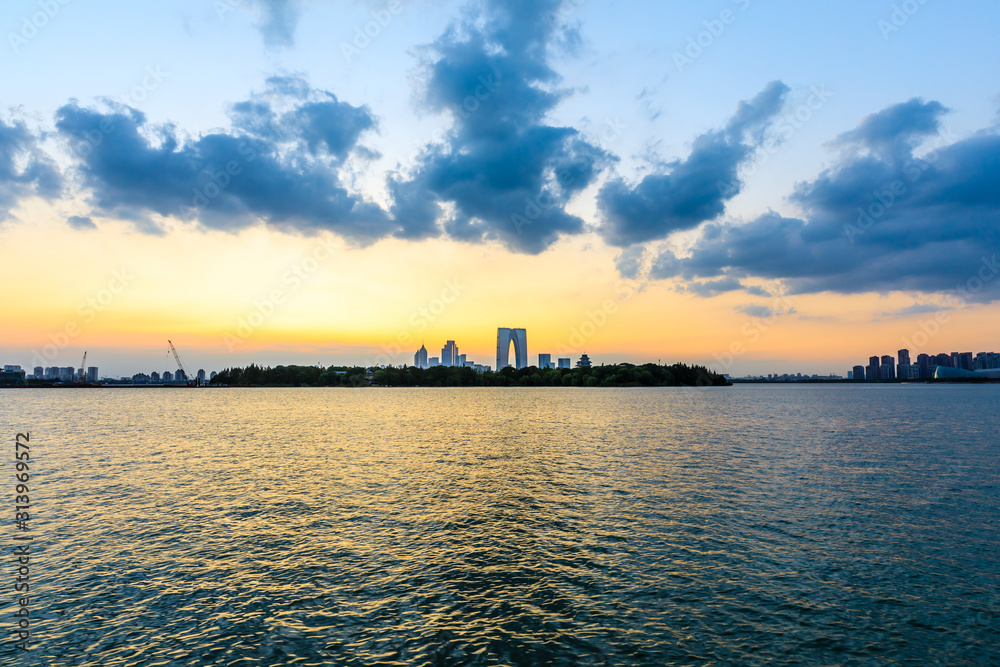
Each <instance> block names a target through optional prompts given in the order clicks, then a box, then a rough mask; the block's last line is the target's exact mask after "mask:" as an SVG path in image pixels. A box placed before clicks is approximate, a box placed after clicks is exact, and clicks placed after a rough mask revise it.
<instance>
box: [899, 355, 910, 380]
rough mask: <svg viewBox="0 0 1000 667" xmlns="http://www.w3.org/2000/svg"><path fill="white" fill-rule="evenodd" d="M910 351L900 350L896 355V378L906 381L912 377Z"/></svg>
mask: <svg viewBox="0 0 1000 667" xmlns="http://www.w3.org/2000/svg"><path fill="white" fill-rule="evenodd" d="M909 367H910V351H909V350H907V349H903V350H900V351H899V352H897V353H896V377H898V378H900V379H905V378H908V377H909V376H910V368H909Z"/></svg>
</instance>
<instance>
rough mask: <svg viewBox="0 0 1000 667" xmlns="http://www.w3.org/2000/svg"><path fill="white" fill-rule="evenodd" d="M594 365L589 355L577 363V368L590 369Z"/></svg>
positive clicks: (582, 357)
mask: <svg viewBox="0 0 1000 667" xmlns="http://www.w3.org/2000/svg"><path fill="white" fill-rule="evenodd" d="M592 365H593V364H591V363H590V357H588V356H587V355H583V356H581V357H580V358H579V359H578V360H577V362H576V367H577V368H590V367H591V366H592Z"/></svg>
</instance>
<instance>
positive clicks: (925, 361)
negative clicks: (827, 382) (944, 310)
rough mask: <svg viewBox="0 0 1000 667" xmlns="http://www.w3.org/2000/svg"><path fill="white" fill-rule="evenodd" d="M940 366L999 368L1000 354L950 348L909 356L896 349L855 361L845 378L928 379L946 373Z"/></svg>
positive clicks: (975, 368)
mask: <svg viewBox="0 0 1000 667" xmlns="http://www.w3.org/2000/svg"><path fill="white" fill-rule="evenodd" d="M939 368H948V369H956V370H958V371H966V372H969V373H974V372H977V371H992V370H998V369H1000V354H998V353H996V352H980V353H979V354H976V355H973V354H972V352H952V353H950V354H947V353H942V354H920V355H917V358H916V360H913V359H911V357H910V351H909V350H907V349H903V350H899V351H898V352H897V353H896V357H895V358H893V357H892V356H891V355H888V354H886V355H882V356H873V357H869V359H868V364H867V365H858V366H855V367H854V369H853V370H852V371H851V372H850V373H849V375H848V378H849V379H852V380H855V381H858V382H861V381H864V382H888V381H892V380H929V379H931V378H933V377H935V376H939V375H942V374H946V373H941V372H939V371H938V369H939Z"/></svg>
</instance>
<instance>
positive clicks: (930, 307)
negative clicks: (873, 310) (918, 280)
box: [882, 303, 951, 318]
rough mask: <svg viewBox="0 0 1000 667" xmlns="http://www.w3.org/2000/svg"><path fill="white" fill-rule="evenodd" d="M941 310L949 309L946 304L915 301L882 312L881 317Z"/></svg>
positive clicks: (905, 315) (923, 313)
mask: <svg viewBox="0 0 1000 667" xmlns="http://www.w3.org/2000/svg"><path fill="white" fill-rule="evenodd" d="M943 310H951V308H949V307H948V306H935V305H934V304H930V303H915V304H913V305H912V306H907V307H906V308H902V309H900V310H896V311H893V312H888V313H882V317H893V318H895V317H909V316H911V315H926V314H927V313H940V312H941V311H943Z"/></svg>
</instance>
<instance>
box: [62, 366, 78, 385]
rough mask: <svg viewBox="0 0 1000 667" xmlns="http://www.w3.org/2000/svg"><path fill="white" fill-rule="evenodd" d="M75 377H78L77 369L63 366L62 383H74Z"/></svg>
mask: <svg viewBox="0 0 1000 667" xmlns="http://www.w3.org/2000/svg"><path fill="white" fill-rule="evenodd" d="M74 377H76V369H75V368H73V367H72V366H63V367H62V368H60V369H59V381H60V382H72V381H73V378H74Z"/></svg>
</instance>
